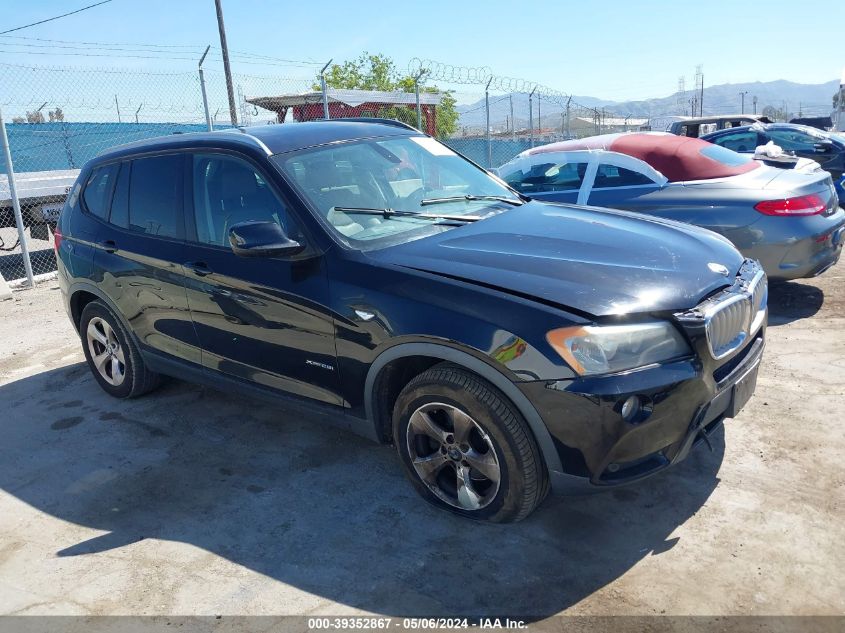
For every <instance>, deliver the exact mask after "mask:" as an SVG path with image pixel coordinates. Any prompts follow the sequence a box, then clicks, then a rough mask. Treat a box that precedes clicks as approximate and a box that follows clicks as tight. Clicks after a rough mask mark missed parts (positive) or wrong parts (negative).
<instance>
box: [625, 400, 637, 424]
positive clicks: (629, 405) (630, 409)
mask: <svg viewBox="0 0 845 633" xmlns="http://www.w3.org/2000/svg"><path fill="white" fill-rule="evenodd" d="M639 413H640V399H639V398H638V397H637V396H630V397H628V399H627V400H625V402H623V403H622V419H623V420H625V421H626V422H630V421H631V420H633V419H634V418H636V417H637V415H639Z"/></svg>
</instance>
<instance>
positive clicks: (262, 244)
mask: <svg viewBox="0 0 845 633" xmlns="http://www.w3.org/2000/svg"><path fill="white" fill-rule="evenodd" d="M229 244H230V245H231V247H232V251H233V252H234V253H235V255H240V256H241V257H272V256H277V255H295V254H296V253H298V252H300V251H301V250H302V249H303V248H304V247H303V246H302V244H300V243H299V242H297V241H295V240H292V239H290V238H289V237H288V236H287V235H286V234H285V231H284V229H283V228H282V227H281V226H279V225H278V224H277V223H276V222H257V221H251V222H238V223H237V224H233V225H232V226H231V227H230V228H229Z"/></svg>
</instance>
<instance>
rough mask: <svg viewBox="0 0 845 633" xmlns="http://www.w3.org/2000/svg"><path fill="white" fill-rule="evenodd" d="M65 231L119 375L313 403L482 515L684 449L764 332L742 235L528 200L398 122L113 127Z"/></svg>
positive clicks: (69, 256) (753, 368)
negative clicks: (144, 130) (122, 137)
mask: <svg viewBox="0 0 845 633" xmlns="http://www.w3.org/2000/svg"><path fill="white" fill-rule="evenodd" d="M55 237H56V248H57V253H58V261H59V278H60V282H61V288H62V292H63V294H64V297H65V300H66V306H67V311H68V314H69V315H70V318H71V319H72V321H73V324H74V326H75V327H76V328H77V330H78V331H79V334H80V338H81V340H82V346H83V349H84V352H85V356H86V359H87V361H88V363H89V365H90V367H91V371H92V373H93V375H94V378H95V379H96V380H97V381H98V382H99V384H100V385H101V386H102V388H103V389H104V390H105V391H106V392H108V393H109V394H111V395H113V396H115V397H118V398H131V397H135V396H140V395H141V394H143V393H146V392H148V391H150V390H152V389H153V388H155V386H156V385H157V384H158V383H159V380H160V377H161V376H162V375H169V376H176V377H179V378H185V379H188V380H195V381H201V382H205V383H210V384H211V385H213V386H216V387H217V388H219V389H221V390H240V391H247V392H250V393H253V394H256V395H260V396H269V397H270V398H273V399H283V400H286V401H288V402H291V401H299V402H304V403H306V404H307V405H308V407H310V408H311V409H320V410H322V411H323V412H326V413H328V415H329V416H331V417H332V418H334V419H335V420H336V421H338V422H339V423H341V424H343V425H345V426H347V427H349V428H352V429H354V430H356V431H358V432H359V433H361V434H363V435H366V436H368V437H371V438H373V439H374V440H376V441H379V442H392V443H393V444H394V445H395V446H396V449H397V452H398V453H399V457H400V459H401V463H402V465H403V467H404V470H405V471H406V473H407V475H408V477H409V478H410V480H411V482H412V483H413V485H414V486H415V487H416V488H417V490H418V491H419V492H420V494H421V495H422V496H423V497H424V498H426V499H427V500H429V501H430V502H432V503H434V504H435V505H438V506H441V507H444V508H448V509H451V510H453V511H455V512H458V513H460V514H463V515H465V516H468V517H472V518H477V519H486V520H490V521H514V520H519V519H522V518H523V517H525V516H527V515H528V514H529V513H530V512H531V511H532V510H533V509H534V508H535V507H536V506H537V505H538V504H539V503H540V502H541V501H542V500H543V498H544V496H545V495H546V494H547V491H548V490H549V488H550V487H551V489H552V490H553V491H555V492H566V491H577V490H587V489H600V488H604V487H610V486H614V485H618V484H622V483H626V482H630V481H633V480H637V479H640V478H643V477H646V476H648V475H651V474H653V473H656V472H658V471H660V470H662V469H664V468H666V467H668V466H670V465H672V464H674V463H676V462H678V461H680V460H682V459H683V458H684V457H685V456H686V455H687V453H688V452H689V451H690V449H691V448H692V446H693V445H695V444H697V443H698V442H699V441H708V438H707V434H708V433H709V432H710V431H711V430H712V429H713V428H714V427H715V426H716V425H718V424H720V423H721V422H722V420H723V419H724V418H726V417H732V416H734V415H735V414H736V412H737V411H738V410H739V409H740V408H741V407H742V406H743V405H744V404H745V402H746V401H747V400H748V398H749V397H750V396H751V393H752V392H753V390H754V386H755V381H756V376H757V368H758V364H759V362H760V359H761V356H762V353H763V346H764V337H765V328H766V316H767V308H766V278H765V276H764V274H763V272H762V270H761V269H760V267H759V266H758V265H757V264H756V263H755V262H754V261H749V260H743V258H742V256H741V255H740V254H739V253H738V252H737V251H736V250H735V249H734V248H733V246H731V244H730V243H729V242H728V241H727V240H725V239H723V238H721V237H720V236H718V235H716V234H714V233H711V232H709V231H706V230H703V229H698V228H696V227H692V226H688V225H683V224H678V223H674V222H671V221H667V220H663V219H659V218H654V217H645V216H637V215H633V214H630V213H624V212H618V211H612V210H607V209H596V208H588V207H578V206H573V205H563V204H543V203H539V202H533V201H531V200H529V199H527V198H525V197H522V196H520V195H519V194H517V193H516V192H514V191H513V190H511V189H510V188H508V187H507V186H506V185H505V184H504V183H503V182H502V181H500V180H498V179H497V178H496V177H494V176H491V175H490V174H489V173H487V172H486V171H484V170H483V169H481V168H479V167H478V166H476V165H475V164H473V163H471V162H470V161H468V160H466V159H464V158H463V157H461V156H460V155H458V154H456V153H455V152H453V151H452V150H450V149H449V148H447V147H446V146H444V145H442V144H441V143H439V142H438V141H436V140H434V139H433V138H430V137H428V136H425V135H423V134H421V133H419V132H418V131H416V130H414V129H412V128H409V127H408V126H405V125H403V124H399V123H396V122H389V121H378V120H371V121H361V120H357V121H352V120H341V121H328V122H314V123H301V124H284V125H268V126H264V127H256V128H246V129H242V130H231V131H226V132H213V133H202V134H184V135H174V136H171V137H167V138H159V139H153V140H148V141H143V142H139V143H135V144H132V145H127V146H122V147H118V148H115V149H113V150H110V151H108V152H106V153H104V154H102V155H100V156H99V157H97V158H96V159H94V160H92V161H91V162H90V163H88V164H87V165H86V166H85V167H84V168H83V169H82V171H81V173H80V175H79V179H78V181H77V183H76V184H75V185H74V187H73V188H72V190H71V194H70V195H69V196H68V200H67V203H66V205H65V208H64V210H63V212H62V214H61V217H60V220H59V223H58V227H57V230H56V234H55Z"/></svg>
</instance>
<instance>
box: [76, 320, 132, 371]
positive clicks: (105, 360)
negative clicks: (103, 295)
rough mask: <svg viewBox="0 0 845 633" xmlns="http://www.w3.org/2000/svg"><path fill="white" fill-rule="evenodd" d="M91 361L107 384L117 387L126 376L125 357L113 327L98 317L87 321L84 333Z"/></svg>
mask: <svg viewBox="0 0 845 633" xmlns="http://www.w3.org/2000/svg"><path fill="white" fill-rule="evenodd" d="M85 336H86V338H87V340H88V351H89V352H90V353H91V362H92V363H93V364H94V367H95V368H96V369H97V371H98V372H99V374H100V376H101V377H102V378H103V380H105V381H106V382H107V383H108V384H110V385H112V386H114V387H117V386H119V385H121V384H123V381H124V379H125V378H126V359H125V357H124V354H123V348H122V347H121V345H120V341H118V339H117V336H115V333H114V329H113V328H112V327H111V326H110V325H109V324H108V323H107V322H106V321H105V320H103V319H101V318H100V317H94V318H92V319H91V320H90V321H88V329H87V331H86V333H85Z"/></svg>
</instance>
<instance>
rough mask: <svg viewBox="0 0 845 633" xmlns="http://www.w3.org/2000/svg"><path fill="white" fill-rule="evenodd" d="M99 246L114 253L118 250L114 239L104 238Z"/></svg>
mask: <svg viewBox="0 0 845 633" xmlns="http://www.w3.org/2000/svg"><path fill="white" fill-rule="evenodd" d="M99 247H100V248H102V249H103V250H104V251H106V252H107V253H114V252H115V251H117V244H115V243H114V240H103V241H102V242H100V243H99Z"/></svg>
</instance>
